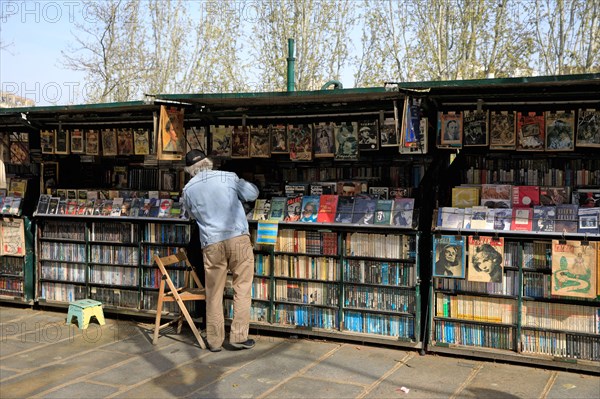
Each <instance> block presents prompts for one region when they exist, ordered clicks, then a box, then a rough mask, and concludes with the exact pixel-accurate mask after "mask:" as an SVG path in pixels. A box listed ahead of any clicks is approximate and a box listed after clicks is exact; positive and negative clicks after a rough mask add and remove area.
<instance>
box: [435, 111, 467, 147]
mask: <svg viewBox="0 0 600 399" xmlns="http://www.w3.org/2000/svg"><path fill="white" fill-rule="evenodd" d="M439 121H440V132H439V134H440V136H439V137H440V144H441V145H442V146H452V147H461V146H462V138H463V130H462V126H463V119H462V113H461V112H457V113H455V112H449V113H441V112H440V113H439Z"/></svg>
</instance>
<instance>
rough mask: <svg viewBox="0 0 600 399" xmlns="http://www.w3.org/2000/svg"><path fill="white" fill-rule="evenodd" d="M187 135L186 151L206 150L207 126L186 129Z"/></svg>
mask: <svg viewBox="0 0 600 399" xmlns="http://www.w3.org/2000/svg"><path fill="white" fill-rule="evenodd" d="M185 135H186V143H187V149H186V153H187V152H188V151H191V150H198V149H200V150H203V151H204V150H206V128H205V127H204V126H200V127H191V128H189V129H187V130H186V131H185Z"/></svg>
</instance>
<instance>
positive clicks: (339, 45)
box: [251, 0, 355, 91]
mask: <svg viewBox="0 0 600 399" xmlns="http://www.w3.org/2000/svg"><path fill="white" fill-rule="evenodd" d="M354 6H355V3H354V2H353V1H351V0H340V1H335V0H284V1H279V0H263V1H262V2H261V7H260V8H257V18H256V21H255V22H253V24H252V35H253V46H252V53H251V56H252V60H253V62H254V67H255V68H256V69H257V71H258V72H257V75H258V76H257V80H258V82H259V83H258V84H257V88H259V89H262V90H266V91H277V90H282V89H283V88H285V87H286V77H287V63H286V59H287V57H288V51H287V50H288V39H289V38H293V39H295V47H296V54H295V58H296V64H295V65H296V74H295V87H296V89H298V90H315V89H319V88H320V87H321V86H322V85H323V84H324V83H326V82H327V81H329V80H331V79H336V80H339V79H340V75H341V71H342V68H343V67H344V66H345V65H346V64H347V63H348V61H349V60H348V58H349V54H350V43H351V41H350V32H351V31H352V29H353V28H354V25H355V17H354Z"/></svg>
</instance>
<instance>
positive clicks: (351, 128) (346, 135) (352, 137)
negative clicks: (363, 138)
mask: <svg viewBox="0 0 600 399" xmlns="http://www.w3.org/2000/svg"><path fill="white" fill-rule="evenodd" d="M333 133H334V136H335V159H337V160H345V161H356V160H358V126H357V124H356V123H340V124H336V125H335V128H334V130H333Z"/></svg>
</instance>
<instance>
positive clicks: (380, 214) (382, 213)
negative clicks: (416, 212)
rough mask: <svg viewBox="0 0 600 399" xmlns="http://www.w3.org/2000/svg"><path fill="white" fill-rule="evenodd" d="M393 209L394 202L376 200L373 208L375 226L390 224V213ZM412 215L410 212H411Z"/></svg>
mask: <svg viewBox="0 0 600 399" xmlns="http://www.w3.org/2000/svg"><path fill="white" fill-rule="evenodd" d="M393 209H394V200H391V199H378V200H377V206H376V208H375V224H381V225H389V224H392V212H393ZM411 213H412V211H411Z"/></svg>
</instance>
